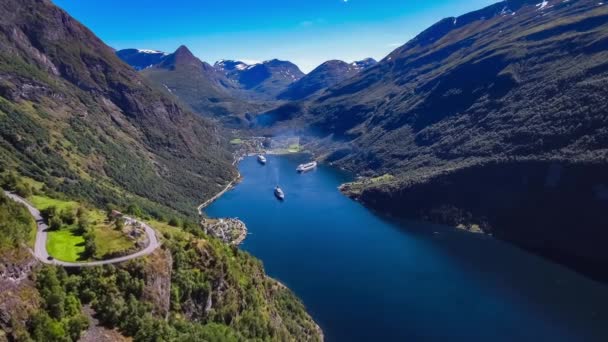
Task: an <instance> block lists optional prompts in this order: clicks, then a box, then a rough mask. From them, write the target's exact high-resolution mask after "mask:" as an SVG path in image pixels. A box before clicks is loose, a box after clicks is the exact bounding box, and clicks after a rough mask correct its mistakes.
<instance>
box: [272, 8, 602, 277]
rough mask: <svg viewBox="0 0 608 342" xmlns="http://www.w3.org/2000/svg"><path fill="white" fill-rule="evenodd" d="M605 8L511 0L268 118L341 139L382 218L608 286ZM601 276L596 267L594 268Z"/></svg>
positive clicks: (359, 189) (355, 191)
mask: <svg viewBox="0 0 608 342" xmlns="http://www.w3.org/2000/svg"><path fill="white" fill-rule="evenodd" d="M607 61H608V6H606V5H604V4H603V3H601V2H597V1H589V0H578V1H574V0H571V1H561V0H559V1H558V0H555V1H543V2H539V1H524V0H509V1H503V2H501V3H498V4H496V5H493V6H489V7H487V8H484V9H482V10H480V11H476V12H472V13H469V14H466V15H463V16H461V17H458V18H446V19H444V20H442V21H440V22H438V23H437V24H435V25H434V26H432V27H430V28H429V29H428V30H426V31H424V32H422V33H421V34H420V35H418V36H417V37H416V38H414V39H413V40H411V41H410V42H408V43H407V44H406V45H404V46H403V47H401V48H399V49H397V50H395V51H394V52H393V53H391V54H390V55H389V56H388V57H387V58H385V59H384V60H383V61H381V62H380V63H379V64H378V65H376V66H374V67H372V68H370V69H368V70H366V71H364V72H363V73H361V74H359V75H357V76H355V77H353V78H352V79H350V80H347V81H345V82H343V83H341V84H339V85H338V86H336V87H333V88H330V89H329V90H327V91H325V92H324V93H322V94H320V95H319V96H317V97H316V98H313V99H312V100H310V101H308V102H306V103H299V104H290V105H289V106H290V107H289V108H279V109H278V110H276V111H274V112H273V113H272V114H274V115H275V118H278V119H285V118H287V119H289V118H294V117H295V118H296V119H294V120H291V121H288V122H286V123H282V125H283V124H289V125H294V126H297V125H298V124H299V125H302V124H304V123H306V125H307V129H308V131H309V132H313V133H315V134H317V135H320V136H328V135H329V136H331V137H333V138H334V139H333V144H332V145H331V148H328V147H327V146H328V145H327V144H325V145H322V146H321V145H319V146H317V150H318V151H321V152H324V153H325V154H326V158H327V159H328V160H329V161H331V162H335V163H337V164H339V165H341V166H344V167H347V168H350V169H353V170H356V171H358V172H359V173H361V174H362V175H367V176H380V175H382V174H384V173H389V174H391V176H386V177H380V178H370V179H367V180H362V181H361V182H357V183H354V184H350V185H349V186H347V187H346V188H345V189H344V190H345V191H346V192H347V193H349V194H351V195H352V196H354V197H356V198H358V199H359V200H361V201H362V202H364V203H366V204H368V205H370V206H372V207H374V208H377V209H379V210H383V211H388V212H392V213H395V214H399V215H405V216H408V217H418V218H419V217H427V218H429V219H432V220H435V221H438V222H446V223H450V224H454V225H459V224H462V225H463V226H472V225H474V224H476V225H480V226H481V227H482V228H483V229H484V230H485V231H487V232H492V233H493V234H494V235H496V236H499V237H501V238H503V239H506V240H510V241H514V242H516V243H517V244H519V245H521V246H524V247H526V248H529V249H531V250H534V251H538V252H541V253H543V254H545V255H548V256H551V257H553V258H555V259H559V260H561V261H563V262H565V263H569V264H572V265H573V266H574V267H576V268H577V269H580V270H585V271H589V272H590V273H594V274H595V275H597V276H600V277H604V278H608V272H606V271H605V270H607V269H608V268H607V267H606V266H608V252H607V251H606V249H605V248H604V247H602V246H605V245H606V243H608V234H607V233H606V231H605V229H604V228H603V227H606V225H607V224H608V219H607V218H606V216H605V215H604V212H605V208H606V206H607V205H608V203H607V202H606V200H607V199H608V196H606V189H607V188H608V187H607V185H608V181H607V180H606V179H605V177H604V176H602V175H605V174H606V171H608V158H607V152H608V125H607V124H608V101H607V99H608V91H607V89H608V87H607V86H608V62H607ZM598 265H601V267H598Z"/></svg>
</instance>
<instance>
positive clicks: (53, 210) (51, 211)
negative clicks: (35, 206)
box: [40, 206, 57, 222]
mask: <svg viewBox="0 0 608 342" xmlns="http://www.w3.org/2000/svg"><path fill="white" fill-rule="evenodd" d="M40 215H42V217H43V218H44V219H45V220H46V221H47V222H50V220H51V219H52V218H53V217H55V216H57V207H55V206H50V207H48V208H45V209H42V210H41V211H40Z"/></svg>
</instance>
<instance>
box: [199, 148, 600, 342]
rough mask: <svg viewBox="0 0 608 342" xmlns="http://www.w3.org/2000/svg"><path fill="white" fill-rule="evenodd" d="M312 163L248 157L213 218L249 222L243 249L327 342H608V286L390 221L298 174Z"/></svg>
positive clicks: (328, 183)
mask: <svg viewBox="0 0 608 342" xmlns="http://www.w3.org/2000/svg"><path fill="white" fill-rule="evenodd" d="M304 161H306V156H304V155H292V156H269V157H268V164H267V165H266V166H262V165H260V164H259V163H257V161H256V159H255V158H253V157H250V158H246V159H244V160H243V161H242V162H241V163H240V165H239V168H240V172H241V174H242V175H243V177H244V179H243V181H242V183H240V184H239V185H238V186H237V187H236V188H235V189H233V190H232V191H229V192H227V193H226V194H225V195H223V196H222V197H221V198H220V199H219V200H217V201H216V202H215V203H213V204H212V205H211V206H210V207H209V208H207V210H206V212H207V214H208V215H209V216H212V217H238V218H240V219H241V220H243V221H244V222H245V223H246V224H247V227H248V228H249V232H250V235H249V236H248V237H247V240H246V241H245V243H244V244H243V246H242V248H243V249H245V250H247V251H249V252H250V253H251V254H253V255H255V256H256V257H258V258H260V259H261V260H262V261H263V262H264V266H265V268H266V270H267V272H268V273H269V275H270V276H272V277H275V278H276V279H278V280H280V281H281V282H283V283H284V284H286V285H287V286H288V287H290V288H291V289H292V290H293V291H294V292H295V293H296V294H297V295H298V296H299V297H300V298H301V299H302V301H303V302H304V304H305V305H306V307H307V309H308V312H309V313H311V315H312V316H313V318H314V319H315V320H316V321H317V322H318V323H319V325H320V326H321V328H322V329H323V331H324V334H325V337H326V341H330V342H332V341H422V340H423V341H445V340H449V341H608V286H606V285H603V284H600V283H596V282H593V281H591V280H589V279H587V278H584V277H582V276H580V275H578V274H576V273H574V272H572V271H570V270H568V269H566V268H564V267H561V266H559V265H556V264H553V263H551V262H549V261H546V260H544V259H542V258H540V257H537V256H534V255H531V254H529V253H526V252H523V251H521V250H519V249H517V248H515V247H513V246H511V245H509V244H506V243H503V242H500V241H496V240H494V239H492V238H489V237H487V236H481V235H473V234H469V233H465V232H461V231H457V230H455V229H452V228H449V227H442V226H434V225H429V224H423V223H409V222H407V223H403V222H401V223H396V222H392V221H390V220H387V219H384V218H381V217H379V216H377V215H375V214H374V213H372V212H371V211H369V210H367V209H366V208H364V207H363V206H361V205H360V204H358V203H356V202H354V201H352V200H350V199H348V198H346V197H344V196H343V195H342V194H340V192H339V191H338V189H337V187H338V186H339V185H340V184H341V183H343V182H345V181H348V180H349V176H348V175H346V174H345V173H342V172H340V171H339V170H336V169H334V168H331V167H328V166H325V165H321V166H320V167H319V168H318V169H317V170H316V171H313V172H310V173H306V174H297V173H296V171H295V169H296V167H297V165H298V164H299V163H301V162H304ZM277 184H279V185H280V186H281V187H282V188H283V190H284V191H285V195H286V200H285V201H284V202H279V201H277V200H276V198H275V197H274V196H273V188H274V187H275V186H276V185H277Z"/></svg>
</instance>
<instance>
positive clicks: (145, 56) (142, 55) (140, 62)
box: [116, 49, 167, 70]
mask: <svg viewBox="0 0 608 342" xmlns="http://www.w3.org/2000/svg"><path fill="white" fill-rule="evenodd" d="M116 55H117V56H118V57H119V58H120V59H122V60H123V61H125V63H127V64H129V65H130V66H132V67H134V68H135V70H142V69H145V68H149V67H151V66H153V65H156V64H158V63H160V62H161V61H162V60H163V59H164V58H165V57H167V54H166V53H164V52H162V51H156V50H140V49H124V50H119V51H116Z"/></svg>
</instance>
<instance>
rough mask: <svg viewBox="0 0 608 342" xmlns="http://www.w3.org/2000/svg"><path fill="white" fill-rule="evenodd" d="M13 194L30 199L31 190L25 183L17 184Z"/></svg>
mask: <svg viewBox="0 0 608 342" xmlns="http://www.w3.org/2000/svg"><path fill="white" fill-rule="evenodd" d="M14 190H15V193H16V194H17V195H19V196H21V197H24V198H26V197H30V196H31V195H32V189H31V188H30V187H29V186H28V185H27V184H25V183H19V184H17V186H15V189H14Z"/></svg>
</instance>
